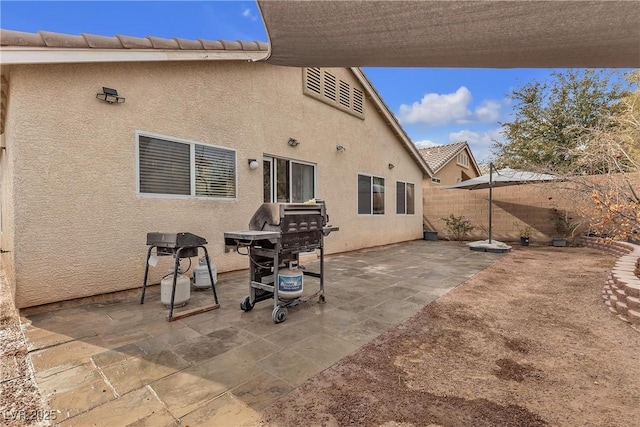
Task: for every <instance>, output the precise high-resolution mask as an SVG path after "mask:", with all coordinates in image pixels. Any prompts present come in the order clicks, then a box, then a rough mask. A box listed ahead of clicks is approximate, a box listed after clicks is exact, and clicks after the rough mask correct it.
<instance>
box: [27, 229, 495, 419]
mask: <svg viewBox="0 0 640 427" xmlns="http://www.w3.org/2000/svg"><path fill="white" fill-rule="evenodd" d="M238 256H240V255H238ZM501 256H502V255H501V254H494V253H486V252H474V251H470V250H469V248H468V247H467V246H466V245H464V244H459V243H455V242H444V241H438V242H428V241H422V240H419V241H413V242H407V243H402V244H397V245H390V246H385V247H380V248H373V249H366V250H360V251H354V252H349V253H343V254H336V255H330V256H326V257H325V295H326V304H318V303H317V298H313V299H311V300H310V301H309V302H307V303H304V304H301V305H299V306H297V307H293V308H290V309H289V315H288V317H287V320H286V321H285V322H284V323H280V324H274V323H273V321H272V317H271V311H272V309H273V304H272V301H271V300H269V301H264V302H261V303H258V304H257V305H256V306H255V308H254V309H253V310H252V311H250V312H246V313H245V312H243V311H241V310H240V307H239V306H240V300H241V299H242V298H243V297H244V296H246V295H247V294H248V290H249V289H248V287H249V285H248V271H247V270H243V271H237V272H232V273H225V274H220V275H219V278H218V284H217V285H216V289H217V292H218V297H219V300H220V308H219V309H217V310H213V311H209V312H205V313H201V314H198V315H194V316H191V317H186V318H183V319H180V320H176V321H174V322H167V321H166V320H165V316H166V315H167V309H166V308H165V307H164V306H163V305H162V304H161V303H160V289H159V288H160V287H159V286H152V287H150V288H148V292H147V297H146V299H145V304H144V305H140V304H139V296H140V294H139V292H138V293H135V292H128V293H123V297H122V298H121V299H119V300H118V301H117V302H111V303H92V304H86V305H82V306H76V307H71V308H64V309H60V310H56V311H50V312H42V313H37V314H28V311H27V314H25V313H22V316H23V317H22V321H23V322H24V323H25V334H26V337H27V344H28V349H29V351H30V355H31V358H32V361H33V365H34V368H35V373H36V380H37V383H38V387H39V388H40V390H41V391H42V392H43V394H44V395H46V396H48V397H49V400H50V409H52V410H55V411H58V413H57V414H56V420H55V423H60V424H61V425H79V426H83V425H154V426H162V425H176V424H182V425H190V426H196V425H204V424H207V425H234V426H236V425H254V424H255V423H256V421H257V419H258V414H259V411H260V410H262V409H263V408H265V407H266V406H267V405H269V404H270V403H272V402H274V401H275V400H277V399H279V398H281V397H283V396H285V395H286V394H287V393H289V392H290V391H292V390H293V389H294V388H295V387H297V386H299V385H301V384H302V383H304V382H305V381H306V380H307V379H309V378H311V377H312V376H314V375H316V374H317V373H319V372H321V371H323V370H324V369H326V368H328V367H329V366H331V365H332V364H334V363H335V362H337V361H338V360H340V359H341V358H342V357H344V356H346V355H348V354H350V353H353V352H355V351H357V350H358V349H359V348H360V347H361V346H362V345H364V344H365V343H367V342H369V341H370V340H372V339H373V338H375V337H376V336H377V335H379V334H380V333H382V332H383V331H385V330H387V329H389V328H391V327H393V326H395V325H397V324H398V323H400V322H402V321H403V320H404V319H406V318H408V317H409V316H411V315H413V314H415V313H416V312H417V311H418V310H420V309H421V308H422V307H424V306H425V305H427V304H429V303H430V302H431V301H433V300H435V299H436V298H438V297H439V296H441V295H443V294H444V293H446V292H447V291H448V290H450V289H451V288H453V287H455V286H457V285H459V284H461V283H462V282H464V281H465V280H467V279H468V278H470V277H471V276H473V275H475V274H476V273H478V272H479V271H481V270H483V269H484V268H486V267H487V266H489V265H490V264H492V263H493V262H495V261H496V260H498V259H499V258H500V257H501ZM213 261H214V262H215V259H214V260H213ZM317 264H318V263H317V262H313V263H307V265H306V267H307V269H308V270H312V271H317V268H318V265H317ZM317 284H318V281H317V280H316V279H314V278H311V277H306V278H305V294H313V293H314V292H315V291H317V290H318V285H317ZM191 295H192V298H191V301H190V302H189V304H188V305H187V307H185V309H188V308H194V307H198V306H201V305H204V304H206V303H209V302H211V300H212V296H211V292H210V290H209V291H199V292H196V291H192V292H191ZM32 312H33V310H32ZM176 312H177V313H179V312H180V309H177V310H176Z"/></svg>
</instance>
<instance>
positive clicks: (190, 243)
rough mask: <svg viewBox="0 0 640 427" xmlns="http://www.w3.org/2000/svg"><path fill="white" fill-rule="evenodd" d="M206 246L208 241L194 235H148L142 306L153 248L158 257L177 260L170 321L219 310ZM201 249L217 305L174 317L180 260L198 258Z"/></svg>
mask: <svg viewBox="0 0 640 427" xmlns="http://www.w3.org/2000/svg"><path fill="white" fill-rule="evenodd" d="M206 244H207V241H206V239H204V238H203V237H200V236H196V235H195V234H192V233H157V232H156V233H147V245H149V250H148V251H147V262H146V265H145V270H144V282H143V283H142V296H141V297H140V304H144V294H145V292H146V289H147V278H148V277H149V260H150V259H151V252H152V250H153V248H156V255H157V256H168V255H172V256H173V257H174V258H175V260H176V261H175V263H174V270H173V287H172V290H171V302H170V304H169V315H168V316H167V320H168V321H172V320H176V319H178V318H183V317H186V316H191V315H193V314H198V313H203V312H205V311H209V310H213V309H216V308H219V307H220V304H219V303H218V295H217V294H216V287H215V284H214V281H213V273H212V272H211V261H210V260H209V253H208V251H207V248H206V246H205V245H206ZM199 248H202V249H203V250H204V255H205V259H206V260H207V268H208V269H209V277H210V280H211V289H212V290H213V299H214V301H215V303H214V304H209V305H206V306H204V307H198V308H194V309H191V310H186V311H183V312H181V313H179V315H176V316H174V315H173V305H174V301H175V297H176V284H177V283H176V282H177V279H178V273H179V268H180V260H181V259H182V258H191V257H197V256H198V249H199ZM154 265H155V264H154Z"/></svg>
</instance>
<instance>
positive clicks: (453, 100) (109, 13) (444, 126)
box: [0, 0, 551, 161]
mask: <svg viewBox="0 0 640 427" xmlns="http://www.w3.org/2000/svg"><path fill="white" fill-rule="evenodd" d="M0 17H1V18H0V23H1V27H2V28H3V29H8V30H17V31H27V32H37V31H38V30H45V31H54V32H61V33H67V34H80V33H91V34H99V35H105V36H114V35H116V34H124V35H130V36H137V37H145V36H147V35H153V36H158V37H166V38H173V37H182V38H186V39H198V38H204V39H210V40H217V39H227V40H259V41H267V35H266V31H265V28H264V24H263V22H262V18H261V17H260V12H259V10H258V7H257V4H256V3H255V1H114V0H112V1H29V0H21V1H8V0H2V2H1V3H0ZM364 71H365V73H366V74H367V76H368V77H369V79H370V80H371V81H372V83H373V85H374V86H375V87H376V89H377V90H378V92H379V93H380V95H381V96H382V98H383V99H384V101H385V103H386V104H387V106H388V107H389V108H390V109H391V111H392V112H393V113H394V114H395V115H396V117H397V118H398V119H399V121H400V123H401V124H402V125H403V127H404V128H405V130H406V131H407V134H408V135H409V137H411V139H412V140H413V141H414V143H416V145H417V146H418V147H423V146H429V145H433V144H448V143H452V142H458V141H468V142H469V144H470V145H471V149H472V151H473V153H474V155H475V157H476V159H477V160H478V161H485V160H487V159H488V158H489V156H490V147H491V141H492V140H496V139H497V140H501V135H500V125H499V122H506V121H509V120H510V114H511V102H510V100H509V98H508V95H509V93H510V92H511V90H512V89H514V88H516V87H518V86H522V85H523V84H525V83H527V82H529V81H531V80H533V79H536V80H539V81H542V80H544V79H545V78H546V77H547V76H548V75H549V74H550V72H551V70H547V69H507V70H500V69H461V68H458V69H451V68H364Z"/></svg>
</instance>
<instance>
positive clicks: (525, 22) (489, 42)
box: [258, 0, 640, 68]
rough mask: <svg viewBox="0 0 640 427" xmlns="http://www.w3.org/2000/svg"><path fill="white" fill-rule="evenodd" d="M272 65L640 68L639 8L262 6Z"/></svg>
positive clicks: (450, 0)
mask: <svg viewBox="0 0 640 427" xmlns="http://www.w3.org/2000/svg"><path fill="white" fill-rule="evenodd" d="M258 5H259V7H260V11H261V13H262V17H263V20H264V23H265V26H266V29H267V33H268V35H269V39H270V45H271V52H270V57H269V58H268V59H267V62H269V63H271V64H277V65H287V66H296V67H305V66H308V67H310V66H322V67H354V66H356V67H364V66H384V67H477V68H565V67H579V68H592V67H593V68H599V67H606V68H622V67H640V1H584V0H583V1H548V0H544V1H538V0H533V1H529V0H520V1H513V0H512V1H505V0H497V1H456V0H439V1H438V0H420V1H415V0H412V1H389V0H380V1H376V0H374V1H371V0H365V1H308V0H287V1H278V0H258Z"/></svg>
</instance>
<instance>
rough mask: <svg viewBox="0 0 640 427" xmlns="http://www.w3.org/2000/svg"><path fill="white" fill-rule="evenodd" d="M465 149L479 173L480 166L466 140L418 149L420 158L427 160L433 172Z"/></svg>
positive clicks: (436, 171) (437, 170)
mask: <svg viewBox="0 0 640 427" xmlns="http://www.w3.org/2000/svg"><path fill="white" fill-rule="evenodd" d="M463 150H466V151H467V153H468V154H469V158H470V159H471V164H472V165H473V168H474V169H475V171H476V173H477V174H478V175H480V168H479V167H478V164H477V163H476V159H475V158H474V157H473V153H471V148H469V144H468V143H467V142H466V141H461V142H455V143H453V144H446V145H437V146H435V147H429V148H421V149H420V150H419V152H420V155H421V156H422V158H423V159H424V160H425V161H426V162H427V165H429V167H430V168H431V170H432V171H433V173H434V174H436V173H438V172H439V171H440V169H442V168H443V167H445V166H446V165H447V164H448V163H449V162H450V161H451V160H452V159H454V158H456V156H457V155H458V153H459V152H461V151H463Z"/></svg>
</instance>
